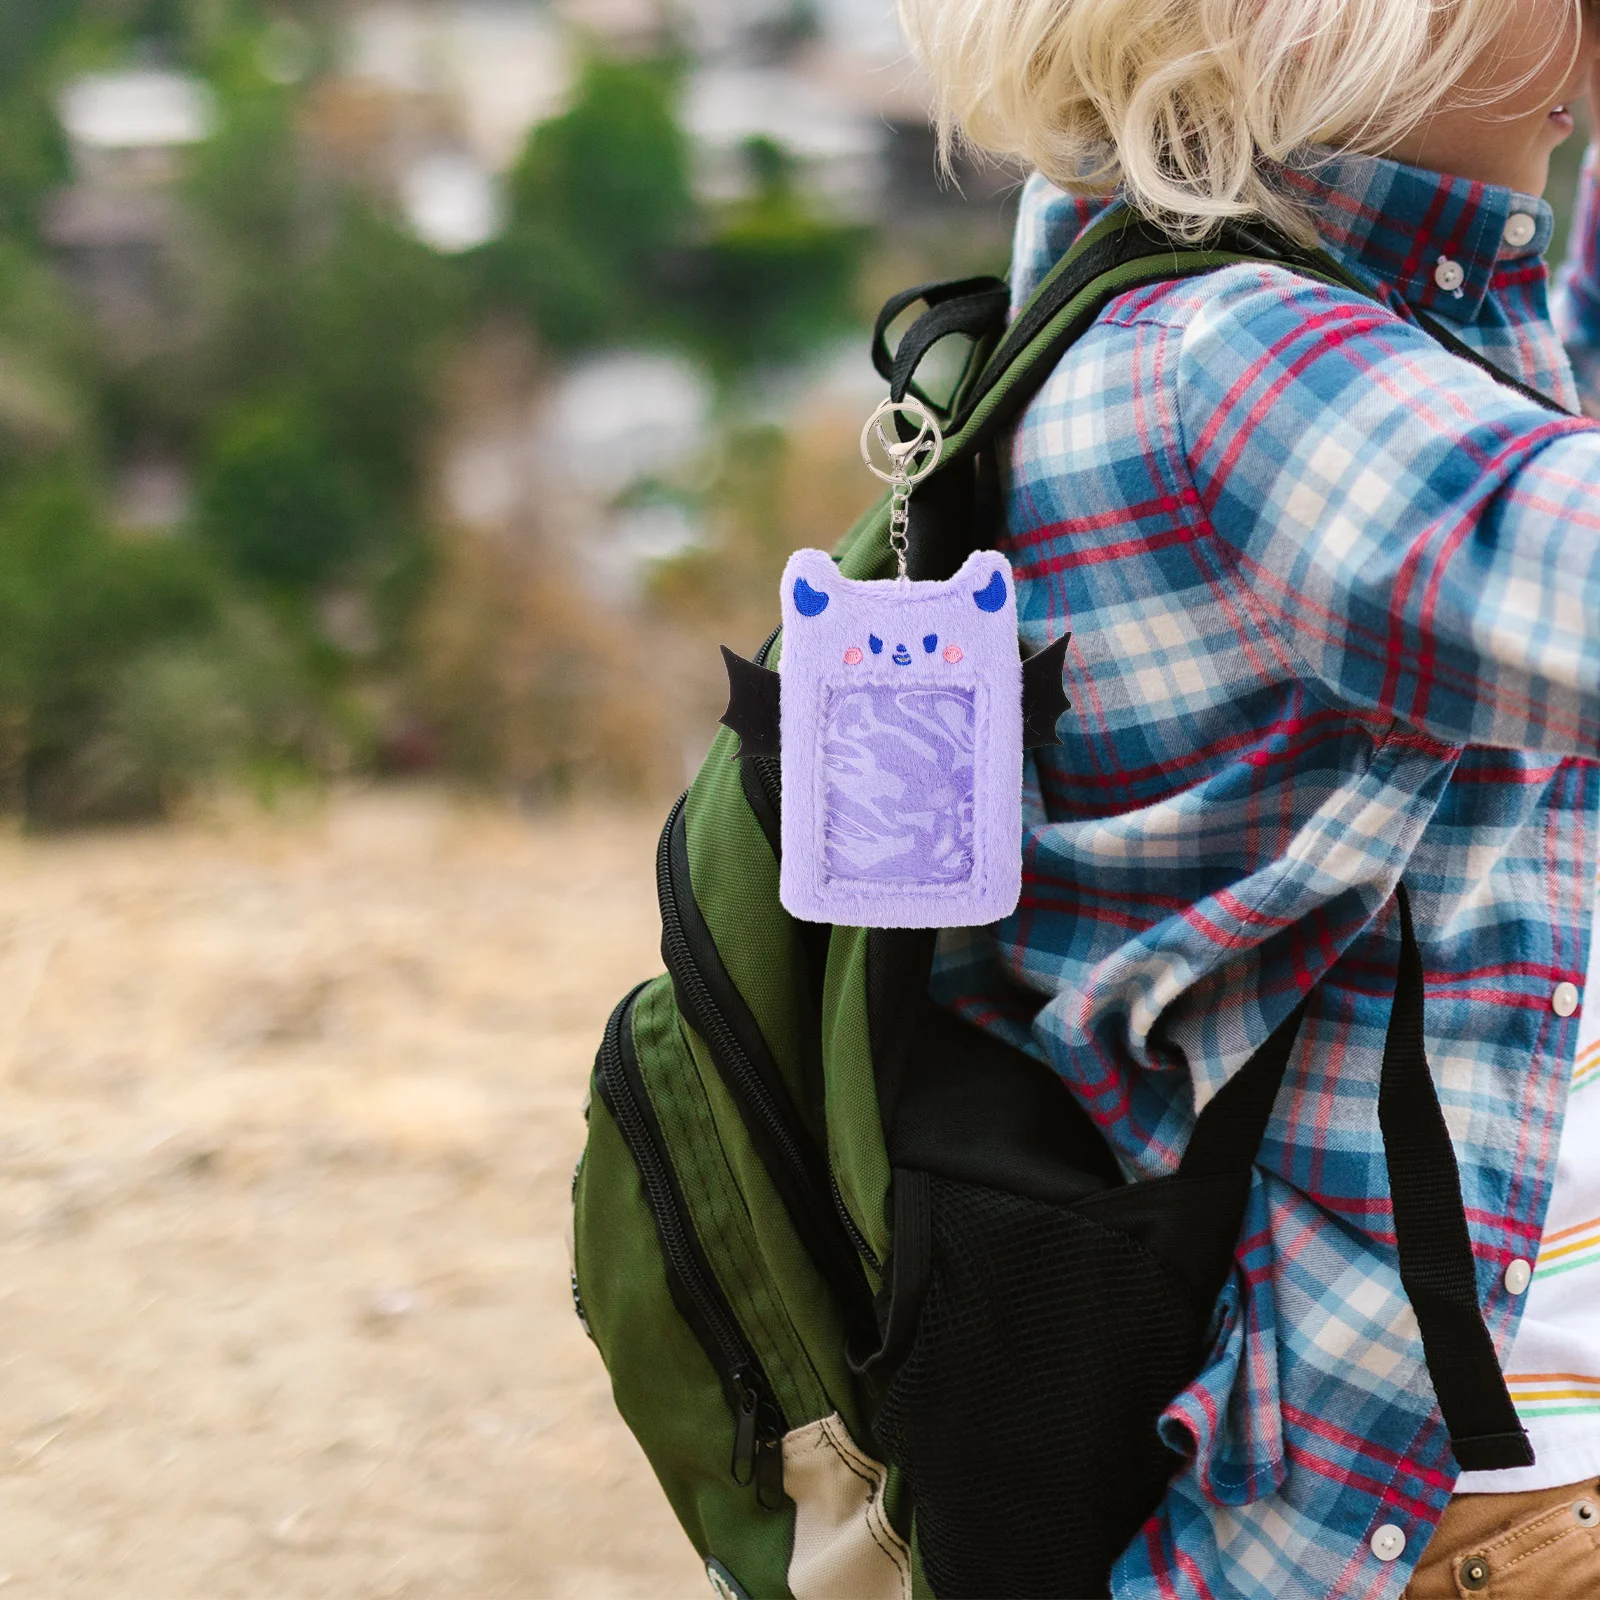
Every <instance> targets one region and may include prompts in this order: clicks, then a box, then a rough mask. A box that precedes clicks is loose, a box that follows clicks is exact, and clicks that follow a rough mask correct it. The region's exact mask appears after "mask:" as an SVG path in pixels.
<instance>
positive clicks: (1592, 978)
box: [1456, 886, 1600, 1494]
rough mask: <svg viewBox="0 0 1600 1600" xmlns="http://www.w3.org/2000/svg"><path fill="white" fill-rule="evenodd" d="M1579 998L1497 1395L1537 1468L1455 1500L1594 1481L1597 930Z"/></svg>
mask: <svg viewBox="0 0 1600 1600" xmlns="http://www.w3.org/2000/svg"><path fill="white" fill-rule="evenodd" d="M1597 887H1600V886H1597ZM1596 916H1597V918H1600V903H1597V905H1596ZM1584 995H1585V998H1586V999H1587V998H1589V997H1591V996H1592V997H1593V1002H1594V1003H1593V1004H1586V1005H1585V1006H1584V1008H1583V1016H1582V1020H1581V1022H1580V1024H1579V1027H1578V1053H1577V1057H1576V1059H1575V1060H1574V1061H1573V1064H1572V1087H1571V1091H1570V1098H1569V1100H1568V1102H1567V1120H1566V1124H1565V1126H1564V1127H1563V1128H1562V1130H1561V1148H1560V1149H1559V1150H1558V1151H1557V1153H1556V1181H1555V1187H1554V1189H1553V1190H1552V1191H1551V1195H1550V1210H1549V1213H1548V1215H1547V1216H1546V1217H1545V1225H1544V1238H1543V1240H1542V1241H1541V1243H1540V1246H1539V1259H1538V1261H1537V1263H1535V1265H1534V1271H1533V1281H1532V1282H1531V1283H1530V1284H1529V1286H1528V1304H1527V1306H1526V1307H1525V1308H1524V1310H1523V1316H1522V1325H1521V1326H1520V1327H1519V1328H1518V1330H1517V1337H1516V1340H1515V1342H1514V1343H1513V1344H1512V1347H1511V1356H1510V1359H1509V1360H1508V1361H1507V1363H1506V1385H1507V1387H1508V1388H1509V1389H1510V1390H1511V1398H1512V1400H1513V1401H1514V1402H1515V1404H1516V1408H1517V1414H1518V1415H1519V1416H1520V1417H1521V1418H1522V1425H1523V1426H1524V1427H1525V1428H1526V1429H1527V1430H1528V1437H1529V1438H1530V1439H1532V1441H1533V1449H1534V1454H1535V1455H1536V1456H1537V1457H1538V1460H1537V1461H1536V1462H1535V1463H1534V1465H1533V1466H1531V1467H1514V1468H1512V1469H1511V1470H1510V1471H1507V1472H1466V1473H1463V1474H1462V1475H1461V1479H1460V1481H1459V1482H1458V1483H1457V1485H1456V1491H1457V1493H1459V1494H1483V1493H1490V1494H1509V1493H1512V1492H1514V1491H1518V1490H1522V1489H1551V1488H1555V1487H1556V1486H1557V1485H1559V1484H1566V1483H1576V1482H1577V1481H1578V1480H1579V1479H1580V1478H1592V1477H1600V920H1597V923H1596V936H1595V938H1594V939H1593V940H1591V942H1590V946H1589V974H1588V982H1587V983H1586V984H1585V986H1584Z"/></svg>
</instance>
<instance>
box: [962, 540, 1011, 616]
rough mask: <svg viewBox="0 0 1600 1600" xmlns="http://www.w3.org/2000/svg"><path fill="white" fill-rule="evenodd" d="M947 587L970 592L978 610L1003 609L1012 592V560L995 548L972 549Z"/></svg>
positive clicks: (966, 593)
mask: <svg viewBox="0 0 1600 1600" xmlns="http://www.w3.org/2000/svg"><path fill="white" fill-rule="evenodd" d="M950 586H951V588H952V589H953V590H954V591H955V592H956V593H957V594H958V595H962V596H968V595H970V596H971V597H972V601H973V604H974V605H976V606H977V608H978V610H980V611H984V612H990V613H993V612H997V611H1004V610H1005V608H1006V603H1007V601H1009V600H1010V598H1011V593H1012V582H1011V563H1010V562H1009V561H1007V560H1006V558H1005V557H1004V556H1003V555H1002V554H1001V553H1000V552H999V551H998V550H974V551H973V552H972V554H971V555H969V556H968V557H967V559H966V560H965V561H963V562H962V563H961V570H960V571H959V572H957V573H956V575H955V577H954V578H952V579H951V580H950Z"/></svg>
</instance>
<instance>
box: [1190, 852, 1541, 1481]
mask: <svg viewBox="0 0 1600 1600" xmlns="http://www.w3.org/2000/svg"><path fill="white" fill-rule="evenodd" d="M1395 899H1396V901H1397V903H1398V905H1399V909H1400V962H1399V967H1398V969H1397V971H1396V975H1395V987H1394V1004H1393V1007H1392V1009H1391V1010H1390V1013H1389V1028H1388V1032H1387V1034H1386V1035H1385V1038H1384V1046H1383V1071H1382V1077H1381V1079H1380V1082H1379V1088H1378V1123H1379V1126H1380V1127H1381V1128H1382V1130H1383V1154H1384V1161H1385V1163H1386V1164H1387V1166H1388V1172H1389V1193H1390V1197H1391V1201H1392V1204H1393V1207H1394V1229H1395V1237H1396V1240H1397V1242H1398V1255H1399V1258H1400V1281H1401V1283H1402V1284H1403V1286H1404V1288H1405V1291H1406V1296H1407V1298H1408V1299H1409V1300H1410V1301H1411V1306H1412V1309H1413V1310H1414V1311H1415V1312H1416V1316H1417V1324H1418V1326H1419V1327H1420V1329H1421V1332H1422V1350H1423V1355H1424V1357H1425V1358H1426V1360H1427V1364H1428V1373H1429V1376H1430V1377H1431V1378H1432V1379H1433V1388H1434V1393H1435V1394H1436V1395H1437V1396H1438V1400H1439V1409H1440V1411H1441V1412H1442V1413H1443V1416H1444V1421H1445V1426H1446V1428H1448V1429H1449V1432H1450V1445H1451V1448H1452V1449H1453V1450H1454V1451H1455V1457H1456V1460H1457V1461H1458V1462H1459V1463H1460V1465H1461V1468H1462V1470H1463V1471H1465V1472H1484V1471H1490V1470H1493V1469H1495V1468H1500V1467H1525V1466H1530V1465H1532V1463H1533V1447H1532V1445H1531V1444H1530V1443H1529V1442H1528V1436H1527V1434H1526V1433H1525V1432H1524V1431H1523V1427H1522V1423H1521V1421H1520V1420H1519V1419H1518V1417H1517V1412H1516V1407H1515V1406H1514V1405H1513V1404H1512V1402H1511V1395H1510V1392H1509V1391H1508V1390H1507V1388H1506V1381H1505V1376H1504V1374H1503V1373H1502V1372H1501V1370H1500V1360H1499V1357H1498V1356H1497V1355H1496V1354H1495V1348H1494V1341H1493V1339H1492V1338H1491V1337H1490V1336H1489V1330H1488V1328H1487V1327H1486V1326H1485V1325H1484V1321H1483V1314H1482V1312H1481V1310H1480V1309H1479V1306H1478V1283H1477V1274H1476V1270H1475V1268H1474V1266H1473V1256H1472V1238H1471V1235H1470V1233H1469V1232H1468V1229H1467V1218H1466V1212H1465V1210H1464V1208H1463V1204H1462V1199H1461V1173H1460V1170H1459V1168H1458V1167H1457V1165H1456V1157H1455V1150H1454V1148H1453V1147H1452V1145H1451V1143H1450V1130H1449V1128H1448V1127H1447V1126H1446V1125H1445V1120H1444V1112H1443V1111H1442V1110H1441V1109H1440V1106H1439V1097H1438V1094H1437V1092H1436V1091H1435V1089H1434V1085H1433V1074H1432V1072H1431V1071H1430V1070H1429V1068H1428V1057H1427V1052H1426V1050H1425V1048H1424V1045H1423V1033H1422V1024H1423V968H1422V951H1421V949H1420V948H1419V947H1418V945H1417V936H1416V930H1415V928H1414V927H1413V925H1412V920H1411V900H1410V897H1409V896H1408V895H1407V893H1406V887H1405V885H1404V884H1403V883H1402V884H1399V885H1397V886H1396V889H1395ZM1308 999H1309V997H1307V999H1303V1000H1301V1002H1300V1003H1299V1005H1297V1006H1296V1007H1295V1008H1294V1010H1293V1011H1291V1012H1290V1013H1289V1015H1288V1016H1287V1017H1286V1018H1285V1019H1284V1020H1283V1021H1282V1022H1281V1023H1279V1024H1278V1026H1277V1028H1276V1029H1275V1030H1274V1031H1273V1033H1272V1035H1271V1037H1270V1038H1268V1040H1267V1042H1266V1043H1265V1044H1264V1045H1262V1047H1261V1048H1260V1049H1259V1050H1257V1051H1256V1053H1255V1055H1253V1056H1252V1057H1251V1058H1250V1060H1249V1061H1248V1062H1247V1063H1246V1065H1245V1066H1244V1067H1243V1068H1241V1069H1240V1071H1239V1072H1237V1073H1236V1074H1235V1075H1234V1076H1233V1077H1232V1078H1230V1079H1229V1080H1228V1082H1227V1083H1226V1084H1225V1085H1224V1086H1223V1087H1222V1088H1221V1089H1219V1090H1218V1091H1217V1093H1216V1094H1215V1095H1213V1096H1212V1097H1211V1099H1210V1100H1209V1101H1207V1102H1206V1105H1205V1108H1204V1110H1202V1111H1201V1113H1200V1116H1199V1118H1198V1119H1197V1120H1196V1122H1195V1128H1194V1132H1193V1134H1192V1135H1191V1136H1190V1139H1189V1144H1188V1148H1187V1149H1186V1150H1185V1151H1184V1154H1183V1160H1182V1162H1181V1163H1180V1164H1179V1167H1178V1176H1179V1177H1180V1178H1204V1177H1217V1176H1221V1175H1223V1174H1225V1173H1236V1172H1242V1171H1248V1170H1249V1168H1250V1165H1251V1163H1253V1162H1254V1161H1255V1160H1256V1158H1257V1152H1258V1150H1259V1148H1260V1145H1261V1139H1262V1135H1263V1134H1264V1133H1265V1132H1266V1130H1267V1123H1268V1122H1269V1120H1270V1119H1271V1116H1272V1106H1273V1102H1274V1100H1275V1099H1276V1098H1277V1094H1278V1089H1279V1087H1280V1086H1281V1085H1282V1083H1283V1075H1284V1069H1285V1068H1286V1067H1287V1065H1288V1062H1289V1056H1290V1054H1291V1052H1292V1051H1293V1049H1294V1042H1295V1038H1296V1036H1297V1035H1298V1033H1299V1031H1300V1024H1301V1021H1302V1019H1303V1018H1304V1016H1305V1012H1306V1006H1307V1003H1308Z"/></svg>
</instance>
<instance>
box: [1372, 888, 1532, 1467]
mask: <svg viewBox="0 0 1600 1600" xmlns="http://www.w3.org/2000/svg"><path fill="white" fill-rule="evenodd" d="M1395 898H1396V900H1397V901H1398V902H1399V907H1400V971H1399V976H1398V978H1397V979H1396V982H1395V991H1394V1011H1393V1013H1392V1015H1391V1016H1390V1019H1389V1033H1388V1037H1387V1038H1386V1039H1385V1041H1384V1047H1383V1079H1382V1082H1381V1084H1380V1086H1379V1090H1378V1120H1379V1123H1380V1124H1381V1125H1382V1128H1383V1153H1384V1159H1385V1161H1386V1162H1387V1163H1388V1167H1389V1193H1390V1196H1391V1199H1392V1202H1393V1205H1394V1231H1395V1237H1396V1239H1397V1241H1398V1245H1399V1255H1400V1280H1401V1282H1402V1283H1403V1284H1404V1285H1405V1291H1406V1294H1407V1296H1408V1297H1409V1298H1410V1301H1411V1305H1412V1309H1413V1310H1415V1312H1416V1314H1417V1323H1418V1325H1419V1326H1420V1328H1421V1330H1422V1347H1423V1351H1424V1353H1425V1354H1426V1356H1427V1359H1428V1372H1429V1374H1430V1375H1431V1376H1432V1378H1433V1388H1434V1393H1435V1394H1436V1395H1437V1396H1438V1398H1439V1409H1440V1410H1441V1411H1442V1412H1443V1413H1444V1420H1445V1426H1446V1427H1448V1428H1449V1430H1450V1444H1451V1448H1452V1449H1453V1450H1454V1451H1455V1455H1456V1460H1457V1461H1458V1462H1460V1464H1461V1467H1462V1470H1463V1471H1466V1472H1487V1471H1492V1470H1494V1469H1496V1468H1500V1467H1526V1466H1531V1465H1532V1464H1533V1446H1532V1445H1531V1444H1530V1443H1529V1442H1528V1435H1527V1434H1526V1432H1524V1430H1523V1427H1522V1423H1521V1421H1520V1420H1519V1419H1518V1417H1517V1411H1516V1407H1515V1406H1514V1405H1513V1404H1512V1403H1511V1395H1510V1393H1509V1392H1508V1390H1507V1389H1506V1382H1505V1377H1504V1375H1503V1374H1502V1373H1501V1371H1500V1361H1499V1357H1498V1356H1496V1354H1495V1349H1494V1341H1493V1339H1491V1338H1490V1336H1489V1330H1488V1328H1487V1327H1485V1326H1484V1321H1483V1315H1482V1312H1481V1311H1480V1310H1479V1307H1478V1280H1477V1273H1476V1271H1475V1269H1474V1266H1473V1258H1472V1238H1471V1235H1470V1234H1469V1232H1468V1230H1467V1218H1466V1213H1465V1211H1464V1210H1463V1207H1462V1200H1461V1174H1460V1171H1459V1170H1458V1168H1457V1166H1456V1156H1455V1150H1454V1148H1453V1147H1452V1145H1451V1143H1450V1130H1449V1128H1448V1127H1447V1126H1446V1124H1445V1120H1444V1112H1443V1111H1442V1110H1441V1109H1440V1106H1439V1098H1438V1095H1437V1094H1436V1093H1435V1092H1434V1087H1433V1074H1432V1073H1431V1072H1430V1071H1429V1070H1428V1058H1427V1054H1426V1051H1425V1049H1424V1046H1423V1035H1422V1014H1423V992H1422V991H1423V973H1422V952H1421V951H1420V950H1419V949H1418V948H1417V937H1416V934H1415V932H1414V931H1413V929H1412V924H1411V901H1410V898H1409V896H1408V895H1407V894H1406V888H1405V885H1404V884H1403V883H1402V884H1400V885H1398V886H1397V888H1396V890H1395Z"/></svg>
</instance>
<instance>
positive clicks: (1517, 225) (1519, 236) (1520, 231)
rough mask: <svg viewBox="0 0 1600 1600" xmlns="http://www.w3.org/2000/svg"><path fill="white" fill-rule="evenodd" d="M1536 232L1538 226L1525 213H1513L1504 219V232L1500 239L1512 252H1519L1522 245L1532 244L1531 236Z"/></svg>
mask: <svg viewBox="0 0 1600 1600" xmlns="http://www.w3.org/2000/svg"><path fill="white" fill-rule="evenodd" d="M1538 231H1539V224H1538V223H1537V222H1535V221H1534V220H1533V218H1532V217H1530V216H1529V215H1528V213H1527V212H1526V211H1514V212H1512V214H1511V215H1510V216H1509V217H1507V218H1506V231H1505V233H1504V234H1503V235H1502V237H1503V238H1504V239H1505V242H1506V243H1507V244H1508V245H1510V246H1511V248H1512V249H1513V250H1520V249H1521V248H1522V247H1523V245H1525V244H1532V243H1533V236H1534V234H1536V233H1537V232H1538Z"/></svg>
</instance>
